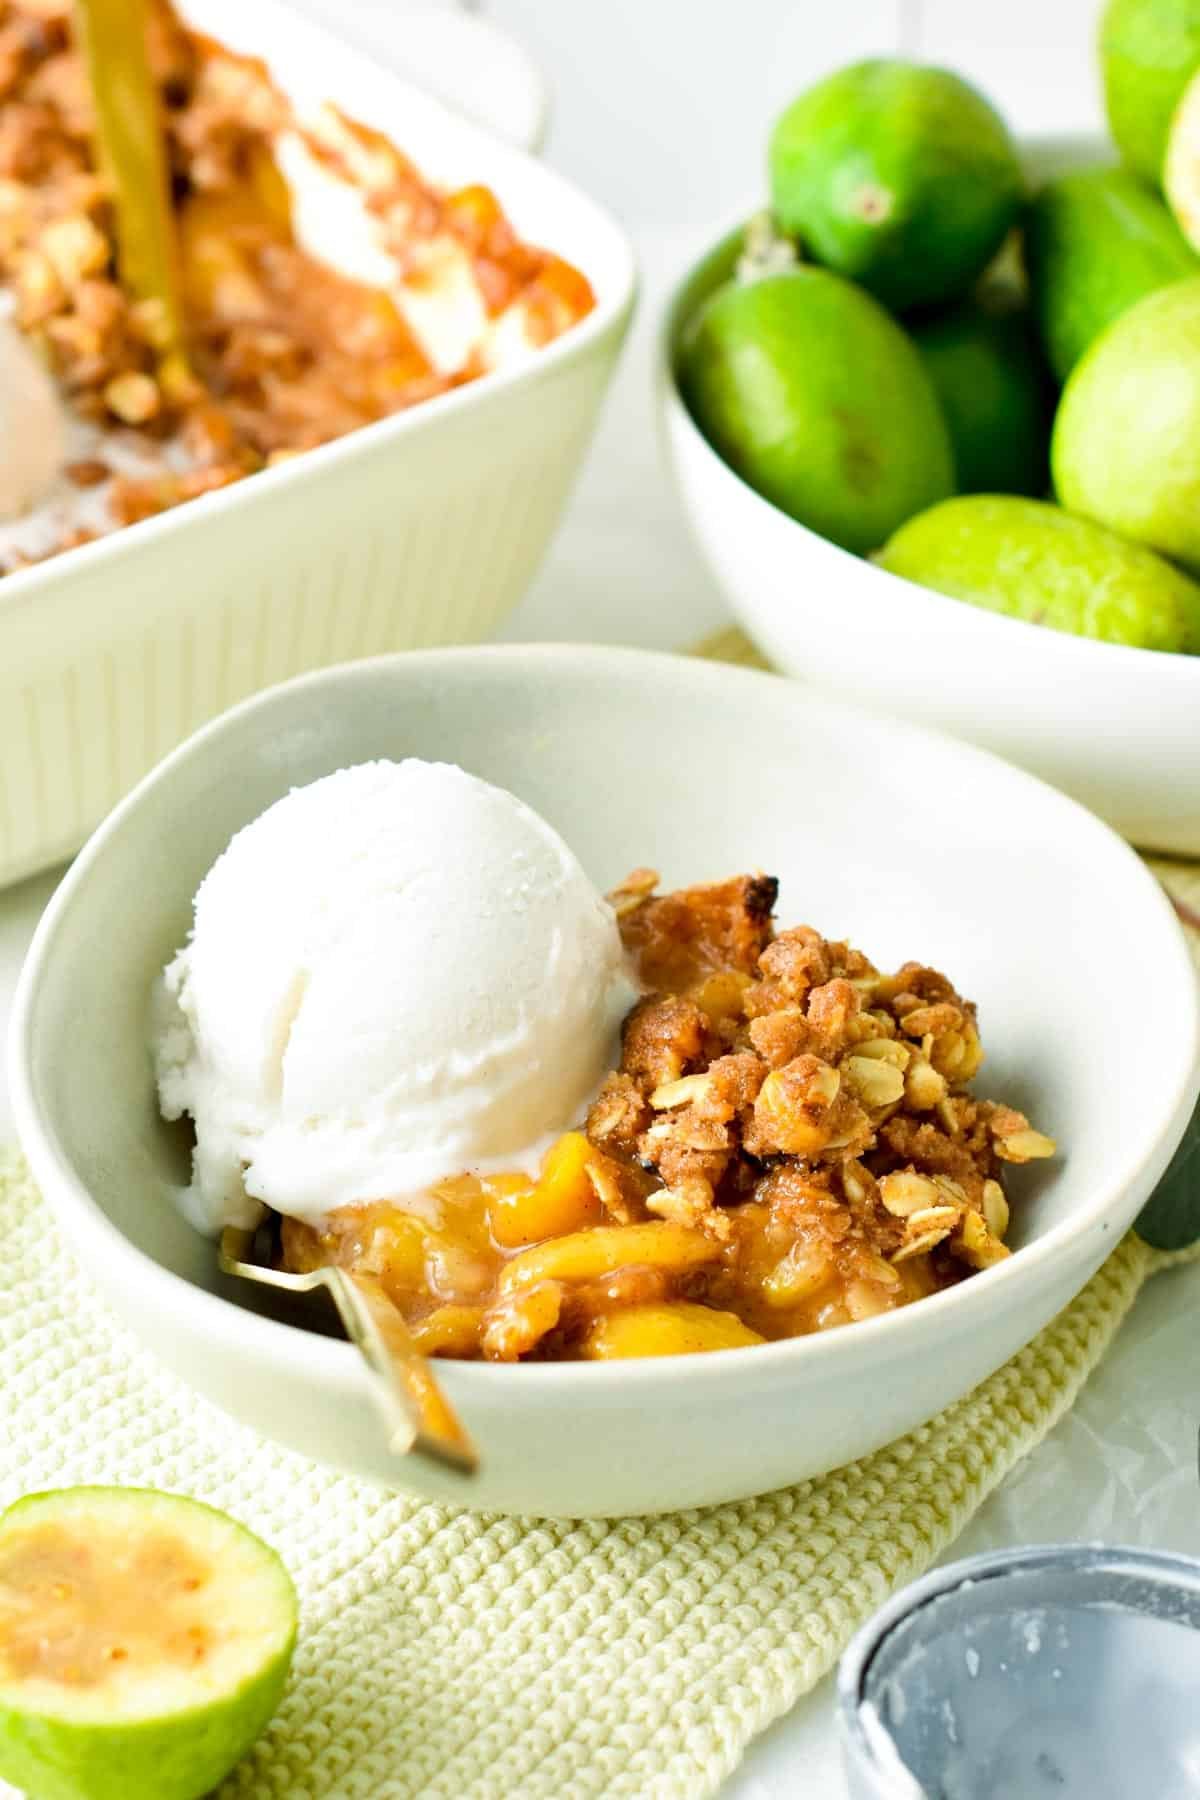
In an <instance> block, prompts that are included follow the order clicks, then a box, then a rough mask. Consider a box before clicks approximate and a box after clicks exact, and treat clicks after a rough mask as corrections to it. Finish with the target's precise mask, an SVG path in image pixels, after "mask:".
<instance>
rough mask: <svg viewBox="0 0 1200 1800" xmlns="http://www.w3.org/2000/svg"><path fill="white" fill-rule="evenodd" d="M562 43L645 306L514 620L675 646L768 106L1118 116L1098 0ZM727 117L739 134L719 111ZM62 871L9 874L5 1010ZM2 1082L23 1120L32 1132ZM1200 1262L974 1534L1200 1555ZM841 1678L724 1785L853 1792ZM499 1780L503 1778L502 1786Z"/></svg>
mask: <svg viewBox="0 0 1200 1800" xmlns="http://www.w3.org/2000/svg"><path fill="white" fill-rule="evenodd" d="M485 10H486V11H487V12H488V13H489V14H490V15H491V16H492V17H494V18H495V19H497V20H498V22H499V23H500V24H502V25H504V26H506V27H508V28H510V29H511V30H512V31H513V32H514V33H515V34H516V35H518V36H519V37H521V39H522V40H523V41H524V43H525V44H526V45H527V46H528V47H529V48H530V49H532V51H533V52H534V54H535V56H536V57H537V58H539V60H540V61H541V62H542V63H543V66H544V67H545V68H546V69H547V72H548V74H549V76H550V79H551V84H552V87H553V89H554V91H555V95H556V100H557V107H556V115H555V118H556V123H555V127H554V129H553V130H552V133H551V137H550V141H549V143H548V146H547V152H546V153H547V155H548V156H549V158H550V159H551V160H553V161H555V162H557V163H558V164H560V165H561V166H562V167H563V168H564V169H565V170H567V172H568V173H571V174H573V175H575V176H577V177H578V178H579V179H581V180H583V181H584V182H586V184H587V185H588V186H589V187H590V188H591V189H592V190H593V191H594V192H595V193H596V194H597V195H598V196H600V197H601V198H604V199H606V200H607V201H608V202H609V204H610V205H612V206H613V207H614V208H615V209H616V210H618V211H619V212H621V213H622V215H623V216H624V217H625V218H626V220H627V222H628V223H629V226H630V229H631V231H632V233H633V235H634V237H635V240H636V242H637V246H638V251H639V256H640V259H641V263H642V270H643V300H642V308H641V313H640V317H639V320H638V323H637V326H636V327H635V330H634V334H633V339H632V342H631V344H630V347H629V351H628V353H627V355H626V359H625V362H624V364H623V367H622V369H621V372H620V374H619V376H618V378H617V381H616V383H615V385H614V389H613V393H612V396H611V398H610V401H609V404H608V408H607V411H606V414H605V418H604V421H603V424H602V426H601V430H600V433H599V435H598V437H597V441H596V444H595V447H594V450H593V453H592V456H591V458H590V460H589V463H588V465H587V468H586V470H585V472H584V476H583V478H582V480H581V482H580V485H579V488H578V490H577V493H576V496H575V499H574V501H573V504H572V506H571V509H570V512H569V515H568V517H567V519H566V521H565V523H564V526H563V528H562V529H561V531H560V533H559V535H558V537H557V539H556V541H555V543H554V545H553V546H552V548H551V551H550V553H549V555H548V557H547V559H546V563H545V565H544V566H543V569H542V571H541V573H540V575H539V576H538V578H537V580H536V581H535V583H534V585H533V588H532V589H531V591H530V593H529V594H528V596H527V597H526V599H525V601H524V602H523V604H522V605H521V607H520V608H519V610H518V612H517V613H516V615H515V616H514V618H513V619H512V621H511V622H510V624H509V626H508V628H507V630H506V631H505V632H504V634H503V635H504V636H506V637H509V638H514V639H531V638H560V639H566V638H569V639H577V640H579V639H594V640H605V641H608V642H621V643H630V644H640V645H644V646H647V647H651V648H660V649H672V648H680V647H684V646H686V645H689V644H691V643H694V642H695V641H696V640H697V639H698V638H699V637H701V636H702V635H704V633H705V632H707V631H709V630H711V629H713V628H714V627H716V626H718V625H720V624H722V623H724V622H725V620H726V617H727V615H726V609H725V606H724V604H723V602H722V599H721V596H720V594H719V592H718V591H717V589H716V587H715V585H714V584H713V582H712V580H711V578H710V577H709V576H708V575H707V573H706V571H705V570H704V568H703V567H702V566H701V564H700V562H699V559H698V557H697V555H696V553H695V551H694V549H693V547H692V545H691V543H690V541H689V540H688V538H687V535H686V532H685V530H684V526H683V524H682V521H681V519H680V517H679V515H678V512H677V510H676V508H675V505H674V502H673V497H672V495H671V494H670V492H669V490H668V486H667V483H666V480H665V477H664V475H663V472H662V469H661V465H660V463H659V458H658V449H657V443H656V438H655V430H654V421H653V417H652V409H651V405H650V399H649V379H648V375H649V364H650V344H651V337H652V325H653V320H654V317H655V314H656V311H657V301H658V299H659V297H660V296H661V294H662V293H663V291H664V289H665V286H666V283H667V281H668V280H669V278H670V276H671V274H672V273H673V272H674V271H675V270H677V269H678V268H679V267H680V265H681V262H682V260H683V259H684V258H685V257H686V256H687V255H688V254H689V253H690V252H691V251H692V250H693V249H694V248H699V247H700V245H701V244H702V243H703V242H704V241H705V239H706V238H707V237H709V236H710V235H711V234H712V230H713V227H714V225H716V224H719V223H721V222H722V221H724V220H726V219H728V218H732V217H733V216H734V215H735V214H736V213H737V212H738V211H739V210H740V208H741V207H742V206H743V205H744V204H745V201H746V199H747V197H748V196H749V195H750V194H751V193H752V192H753V187H754V181H755V170H756V167H757V161H758V155H759V147H758V143H757V141H756V134H757V138H761V134H762V132H763V130H764V129H765V127H764V124H763V121H764V120H765V119H769V118H770V116H771V115H772V113H773V111H774V110H775V109H776V108H777V107H778V105H779V104H781V103H782V101H784V100H785V99H786V98H787V97H788V95H789V94H790V93H791V92H792V91H793V90H795V89H798V88H799V87H801V86H803V85H804V83H805V82H806V81H808V80H810V79H811V78H812V76H813V75H815V74H816V73H818V72H820V70H821V69H822V68H828V67H831V66H833V65H835V64H836V63H837V62H839V61H843V60H846V59H848V58H849V57H852V56H855V55H863V54H867V53H869V52H870V51H873V50H885V49H887V48H889V47H893V48H894V47H896V46H897V45H899V44H904V45H907V46H908V47H910V48H915V49H918V50H919V51H920V52H921V53H922V54H924V55H926V56H928V57H930V58H932V59H938V60H945V61H954V62H955V63H956V64H957V65H958V66H959V67H961V68H964V69H965V70H966V71H967V72H969V73H970V74H971V75H972V76H973V77H974V78H975V79H977V80H980V81H981V82H983V83H984V84H985V85H987V86H988V87H989V88H990V90H991V91H992V93H993V95H994V97H995V98H996V99H997V100H998V102H999V103H1000V104H1001V105H1003V106H1004V107H1005V110H1006V111H1007V112H1008V113H1009V116H1010V117H1012V118H1013V119H1015V120H1016V122H1017V123H1018V124H1019V125H1022V126H1024V127H1025V128H1026V129H1046V128H1050V127H1058V128H1066V127H1069V126H1086V125H1088V124H1091V123H1094V122H1095V118H1096V105H1095V93H1094V79H1093V75H1092V68H1091V59H1090V51H1089V48H1088V38H1089V36H1090V32H1091V29H1092V20H1093V16H1094V8H1093V5H1092V0H1055V3H1054V5H1053V6H1047V5H1046V4H1045V0H1004V3H1003V4H1001V3H999V0H995V3H993V0H843V4H842V6H841V7H817V6H815V5H813V4H812V0H740V3H739V5H738V7H737V9H736V12H737V16H738V19H739V22H740V23H739V29H738V33H737V36H736V39H734V38H733V36H732V33H731V27H730V23H729V20H730V15H731V9H729V8H726V7H711V8H706V7H700V6H696V5H695V4H694V0H649V4H647V0H606V3H605V4H601V0H584V3H580V0H571V3H570V4H564V3H563V0H494V3H493V4H492V5H490V6H488V7H486V8H485ZM714 118H716V119H719V120H720V121H721V129H720V130H719V131H717V130H714V129H712V128H711V121H712V120H713V119H714ZM54 880H55V877H54V876H40V877H37V878H35V879H34V880H32V881H30V882H26V883H25V884H23V885H22V886H21V887H19V888H15V889H10V890H8V891H7V892H5V893H0V1026H4V1025H6V1023H7V1015H8V1009H9V1004H10V1001H11V995H12V989H13V985H14V983H15V980H16V976H17V971H18V969H19V966H20V962H21V958H22V957H23V955H24V951H25V947H26V945H27V944H28V941H29V938H30V935H31V933H32V931H33V929H34V926H35V925H36V922H37V919H38V916H39V914H40V912H41V909H42V907H43V906H44V905H45V902H46V900H47V898H48V897H49V895H50V893H51V892H52V891H53V886H54ZM10 1130H11V1121H10V1118H9V1113H8V1103H7V1094H6V1089H5V1085H4V1083H3V1081H2V1080H0V1138H3V1137H7V1136H8V1135H10ZM1198 1307H1200V1267H1192V1268H1189V1269H1186V1270H1178V1271H1173V1272H1171V1273H1168V1274H1165V1275H1161V1276H1159V1277H1157V1278H1156V1279H1155V1280H1154V1281H1152V1282H1151V1283H1150V1284H1149V1286H1148V1287H1147V1288H1146V1290H1145V1291H1144V1293H1143V1294H1142V1296H1141V1298H1140V1299H1139V1300H1138V1302H1137V1304H1136V1306H1135V1308H1134V1310H1133V1313H1132V1316H1131V1317H1130V1319H1129V1320H1128V1321H1127V1323H1126V1325H1125V1327H1124V1330H1123V1332H1122V1334H1121V1337H1120V1340H1119V1342H1118V1344H1117V1346H1116V1347H1115V1348H1114V1350H1113V1352H1112V1354H1111V1355H1110V1356H1109V1357H1108V1359H1107V1361H1106V1362H1105V1364H1104V1365H1103V1367H1102V1368H1101V1369H1100V1371H1099V1372H1098V1374H1097V1375H1096V1376H1095V1377H1094V1378H1093V1380H1092V1382H1091V1383H1090V1384H1089V1386H1088V1388H1087V1390H1086V1391H1085V1393H1084V1395H1083V1397H1082V1398H1081V1400H1080V1402H1079V1404H1078V1405H1077V1406H1076V1408H1075V1410H1074V1412H1073V1413H1072V1414H1071V1416H1070V1417H1069V1418H1068V1419H1067V1420H1066V1421H1065V1422H1064V1423H1063V1424H1061V1425H1060V1426H1059V1427H1058V1428H1057V1429H1056V1430H1055V1431H1054V1432H1053V1433H1051V1435H1050V1436H1049V1437H1048V1438H1047V1440H1046V1441H1045V1443H1044V1444H1043V1445H1042V1446H1041V1447H1040V1448H1039V1449H1038V1450H1037V1451H1035V1452H1034V1453H1033V1455H1032V1456H1030V1457H1029V1458H1028V1459H1027V1460H1026V1462H1025V1463H1024V1464H1022V1465H1021V1467H1020V1468H1019V1469H1017V1470H1016V1471H1015V1472H1014V1474H1013V1475H1012V1476H1010V1478H1009V1479H1008V1481H1007V1482H1005V1483H1004V1485H1003V1486H1002V1488H1001V1489H1000V1490H999V1491H998V1492H997V1493H996V1494H995V1495H994V1496H993V1498H992V1499H991V1500H990V1501H989V1502H988V1503H987V1504H986V1506H985V1507H984V1508H983V1509H982V1511H981V1512H980V1514H979V1515H978V1517H977V1518H976V1519H975V1521H974V1522H973V1524H972V1525H971V1526H970V1527H969V1529H968V1530H967V1531H966V1533H965V1534H964V1535H963V1537H962V1538H960V1540H959V1541H958V1543H957V1545H956V1546H955V1549H954V1552H953V1554H954V1555H956V1556H958V1555H967V1554H970V1553H973V1552H975V1551H978V1550H982V1549H986V1548H990V1547H995V1546H998V1545H1008V1544H1017V1543H1031V1542H1037V1541H1042V1542H1045V1541H1049V1540H1052V1539H1077V1538H1083V1537H1099V1538H1104V1539H1106V1540H1107V1541H1109V1542H1118V1541H1124V1542H1128V1543H1138V1544H1147V1545H1154V1546H1157V1547H1159V1548H1164V1549H1177V1550H1182V1551H1188V1552H1190V1553H1192V1554H1197V1553H1200V1485H1198V1483H1197V1478H1196V1434H1197V1414H1198V1410H1200V1395H1198V1384H1197V1370H1198V1358H1197V1355H1196V1328H1195V1317H1196V1310H1197V1308H1198ZM845 1792H846V1789H845V1785H844V1782H843V1780H842V1776H841V1772H840V1768H839V1765H838V1760H837V1749H836V1743H835V1739H834V1733H833V1728H832V1707H831V1694H830V1684H829V1682H826V1683H824V1684H823V1685H822V1686H821V1687H820V1688H819V1689H818V1690H817V1691H816V1692H815V1693H814V1694H812V1695H811V1696H809V1697H808V1698H807V1699H806V1700H805V1701H803V1702H802V1703H801V1704H800V1705H799V1706H798V1707H797V1708H796V1709H795V1710H794V1711H793V1712H792V1713H791V1714H789V1715H788V1716H787V1717H786V1718H785V1719H782V1720H780V1721H779V1722H778V1723H777V1724H776V1725H775V1726H774V1727H773V1728H772V1730H771V1731H769V1732H768V1733H767V1734H766V1735H765V1736H764V1737H763V1738H761V1739H760V1740H759V1741H758V1742H757V1743H756V1744H755V1745H754V1746H753V1747H752V1748H751V1750H750V1753H749V1755H748V1756H747V1757H746V1759H745V1762H744V1763H743V1765H742V1767H741V1769H740V1770H739V1771H738V1773H737V1774H736V1775H735V1776H734V1777H733V1779H732V1780H731V1781H730V1782H729V1783H728V1784H727V1786H726V1790H725V1797H724V1800H785V1796H786V1797H787V1800H843V1797H844V1795H845ZM497 1800H499V1797H497Z"/></svg>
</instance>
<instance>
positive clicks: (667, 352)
mask: <svg viewBox="0 0 1200 1800" xmlns="http://www.w3.org/2000/svg"><path fill="white" fill-rule="evenodd" d="M1081 141H1083V140H1078V139H1075V138H1072V137H1045V138H1031V139H1029V140H1027V143H1028V147H1030V148H1036V147H1038V146H1041V147H1043V148H1045V149H1047V150H1049V151H1050V152H1053V151H1054V150H1056V149H1070V148H1071V147H1072V146H1074V145H1076V144H1078V143H1079V142H1081ZM744 227H745V219H744V218H741V219H738V220H736V221H735V222H734V223H733V224H732V225H730V226H729V227H728V228H727V229H726V230H724V231H722V232H720V233H719V234H718V235H717V236H715V237H713V238H712V239H711V240H710V241H709V243H708V247H707V249H705V250H704V251H703V252H702V254H701V255H699V256H698V257H696V258H695V259H694V260H693V261H692V262H691V263H689V265H688V267H687V268H686V269H685V270H684V272H683V274H682V275H681V276H680V277H679V279H678V280H677V281H676V282H675V283H674V285H673V286H672V288H671V290H670V292H669V294H668V295H667V298H666V300H665V301H664V303H663V308H662V312H661V314H660V319H659V328H658V356H657V363H658V368H657V382H658V387H659V392H660V397H661V398H662V399H663V401H664V403H665V405H666V406H667V407H668V408H669V410H670V412H671V415H672V419H673V421H674V422H675V423H676V424H677V425H678V426H680V427H681V428H682V429H683V430H684V431H685V432H686V433H687V435H688V437H689V438H690V439H692V441H693V442H694V443H695V445H696V447H697V449H698V451H699V453H700V455H701V457H702V458H703V459H704V460H705V461H706V462H707V463H708V464H709V465H710V466H711V467H715V468H718V469H720V470H722V471H723V472H724V474H725V475H726V476H727V477H728V478H729V479H730V480H731V481H736V482H737V484H738V486H739V487H740V488H741V489H742V490H743V492H744V493H745V495H746V496H747V498H748V500H749V502H750V504H751V506H752V507H756V508H762V509H765V511H767V512H768V513H771V514H773V515H774V516H776V517H777V518H781V519H787V520H788V521H789V523H790V524H791V525H792V526H793V527H794V528H795V530H796V531H799V532H804V533H807V534H808V535H809V536H814V537H815V536H817V535H818V534H817V533H815V532H812V531H811V530H810V528H809V527H808V526H807V525H802V524H801V523H800V521H799V519H793V518H791V515H790V514H789V513H786V512H784V510H783V508H782V507H778V506H776V505H775V504H774V502H773V501H770V500H767V499H765V498H764V497H763V495H762V494H760V493H759V492H758V490H757V489H756V488H753V487H751V486H750V484H749V482H748V481H746V480H745V479H744V478H743V477H742V476H741V475H739V474H738V471H737V470H736V469H735V468H733V467H732V465H731V464H729V463H727V462H726V461H725V459H724V457H722V456H719V455H718V454H717V452H716V451H715V450H714V449H713V447H712V445H711V444H710V443H709V441H708V439H707V438H706V437H705V435H704V433H703V432H702V431H701V430H700V427H699V426H698V425H697V424H696V421H695V419H693V417H692V415H691V413H690V412H689V411H688V408H687V406H686V405H685V404H684V401H683V397H682V395H681V394H680V392H679V384H678V382H677V381H676V379H675V351H676V345H677V343H678V339H679V333H680V331H681V330H682V328H683V326H684V324H685V322H686V317H687V314H686V312H685V307H686V303H687V290H688V289H689V288H690V286H691V284H692V282H693V281H695V279H696V277H697V276H698V275H699V274H700V272H701V270H702V269H703V267H704V265H705V264H706V263H707V262H709V261H710V260H711V259H712V258H713V257H715V256H716V254H717V252H718V251H720V250H721V249H722V248H723V247H724V245H725V244H726V243H727V242H728V241H729V240H731V239H732V238H733V237H734V236H735V235H736V234H737V233H738V232H740V231H742V230H743V229H744ZM822 542H827V543H830V548H831V549H835V550H836V549H839V548H840V546H838V545H836V544H833V543H832V542H831V540H829V539H822ZM1143 547H1144V546H1143ZM842 554H843V555H845V556H848V557H852V558H853V560H854V561H855V562H860V561H865V562H866V564H867V566H868V567H869V568H871V569H873V570H874V572H875V574H876V575H877V577H879V578H880V579H883V580H887V581H893V582H901V583H902V584H903V586H904V587H906V588H907V589H908V590H909V595H910V598H909V599H908V600H907V601H906V604H907V605H910V606H914V607H917V606H920V607H921V608H922V611H923V613H924V618H923V619H920V620H918V618H917V617H916V616H914V625H918V624H920V625H923V626H924V627H925V628H927V629H928V630H929V632H930V634H931V635H932V634H934V633H936V631H937V630H938V628H939V625H940V623H941V622H942V621H943V620H954V621H957V620H958V619H959V618H960V616H961V613H962V609H963V608H964V607H966V606H970V602H969V601H966V600H956V599H955V598H954V596H953V595H952V594H943V593H941V592H940V591H939V590H938V589H937V588H931V587H925V586H924V585H923V584H922V583H921V582H917V581H910V580H909V579H908V577H907V576H904V575H894V574H893V573H892V571H891V570H890V569H883V568H880V567H879V566H878V564H875V563H872V562H871V561H870V559H869V558H866V559H864V558H860V557H855V556H854V554H853V552H852V551H849V550H846V551H843V552H842ZM1164 560H1165V559H1164ZM1184 573H1185V574H1186V570H1185V571H1184ZM918 596H919V597H920V598H919V599H918V598H917V597H918ZM970 611H971V615H972V629H973V630H976V631H978V632H979V633H980V634H981V646H980V647H981V653H983V649H984V643H983V634H989V633H990V634H992V635H994V636H996V637H1002V636H1007V637H1009V638H1011V637H1012V634H1013V633H1014V632H1018V633H1023V634H1024V636H1025V638H1026V641H1027V643H1028V646H1029V651H1030V654H1031V655H1036V654H1037V649H1038V644H1039V641H1040V643H1041V646H1042V647H1043V648H1044V647H1045V639H1046V634H1047V633H1048V632H1049V633H1050V634H1051V635H1052V636H1053V637H1054V638H1056V639H1063V640H1065V642H1066V643H1067V644H1068V645H1075V646H1078V654H1079V655H1080V657H1082V658H1083V659H1084V661H1083V665H1082V666H1083V667H1086V665H1087V659H1089V658H1093V657H1099V658H1101V659H1103V661H1104V662H1105V663H1106V664H1107V666H1108V668H1109V670H1110V671H1111V670H1112V669H1113V667H1114V666H1115V659H1116V658H1117V657H1124V658H1126V659H1132V661H1133V662H1137V663H1141V664H1142V665H1145V663H1146V659H1147V658H1150V659H1152V661H1153V662H1154V663H1155V664H1156V665H1157V671H1156V672H1157V673H1158V674H1160V675H1161V676H1162V678H1163V679H1165V680H1167V681H1175V682H1178V683H1181V684H1182V685H1183V686H1184V687H1185V688H1186V687H1187V686H1188V685H1189V684H1190V685H1191V686H1193V687H1194V688H1195V690H1196V703H1197V706H1200V654H1196V655H1188V654H1187V653H1185V652H1183V651H1177V650H1146V649H1142V648H1140V647H1139V646H1137V645H1135V644H1109V643H1105V642H1104V640H1103V639H1101V638H1089V637H1080V636H1077V635H1076V634H1075V633H1074V632H1070V631H1057V630H1054V628H1053V627H1051V626H1048V625H1034V624H1032V623H1031V622H1030V621H1029V620H1028V619H1014V618H1010V617H1009V616H1008V614H1006V613H999V612H990V611H989V610H988V609H987V608H986V607H982V606H976V607H970ZM1168 671H1169V673H1168Z"/></svg>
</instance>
